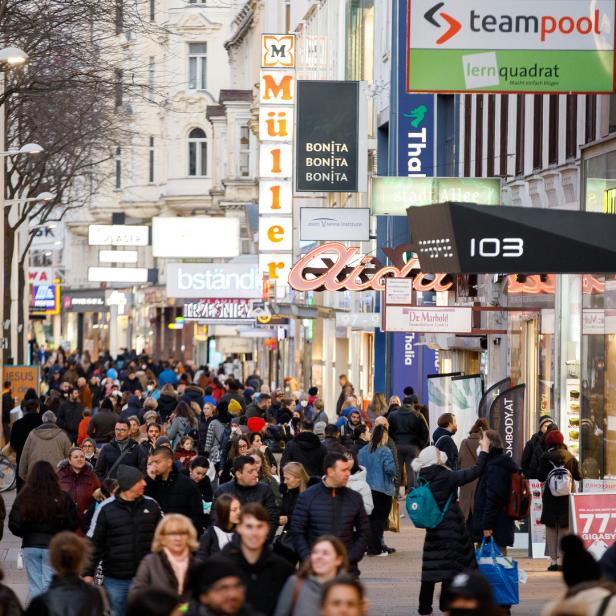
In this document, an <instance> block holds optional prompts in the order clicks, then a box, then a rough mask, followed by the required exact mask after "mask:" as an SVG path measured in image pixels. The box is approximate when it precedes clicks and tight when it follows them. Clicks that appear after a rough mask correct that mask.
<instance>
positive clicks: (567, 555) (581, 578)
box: [560, 535, 601, 588]
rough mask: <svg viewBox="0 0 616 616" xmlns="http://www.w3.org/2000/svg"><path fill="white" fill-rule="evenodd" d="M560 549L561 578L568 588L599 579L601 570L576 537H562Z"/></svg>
mask: <svg viewBox="0 0 616 616" xmlns="http://www.w3.org/2000/svg"><path fill="white" fill-rule="evenodd" d="M560 549H561V550H562V553H563V577H564V579H565V584H567V586H568V587H569V588H572V587H573V586H576V585H577V584H581V583H582V582H593V581H595V580H598V579H600V578H601V569H600V568H599V565H598V563H597V561H596V560H595V559H594V558H593V557H592V555H591V554H590V553H589V552H588V550H586V548H585V547H584V543H583V542H582V540H581V539H580V538H579V537H578V536H577V535H567V536H566V537H563V538H562V540H561V542H560Z"/></svg>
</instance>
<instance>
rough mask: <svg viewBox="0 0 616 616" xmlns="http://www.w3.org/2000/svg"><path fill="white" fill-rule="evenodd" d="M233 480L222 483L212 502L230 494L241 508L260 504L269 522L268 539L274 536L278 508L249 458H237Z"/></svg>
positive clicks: (234, 463)
mask: <svg viewBox="0 0 616 616" xmlns="http://www.w3.org/2000/svg"><path fill="white" fill-rule="evenodd" d="M233 475H234V477H235V479H232V480H231V481H228V482H227V483H223V484H222V485H221V486H220V487H219V488H218V490H216V492H215V493H214V500H216V499H217V498H218V497H219V496H220V495H221V494H232V495H233V496H235V497H236V498H237V499H238V500H239V501H240V504H241V505H242V507H243V506H244V505H247V504H248V503H260V504H261V505H263V506H264V507H265V509H267V513H268V515H269V520H270V529H269V539H270V541H271V540H272V539H273V538H274V535H275V534H276V529H277V528H278V514H279V511H278V506H277V505H276V499H275V498H274V493H273V492H272V488H270V487H269V485H267V483H264V482H262V481H259V474H258V471H257V465H256V464H255V461H254V460H253V458H252V457H251V456H238V457H237V458H236V459H235V462H233Z"/></svg>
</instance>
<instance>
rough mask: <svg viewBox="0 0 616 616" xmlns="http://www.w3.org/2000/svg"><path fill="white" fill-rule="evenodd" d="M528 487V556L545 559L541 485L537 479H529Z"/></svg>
mask: <svg viewBox="0 0 616 616" xmlns="http://www.w3.org/2000/svg"><path fill="white" fill-rule="evenodd" d="M528 483H529V485H530V494H531V498H530V516H529V520H528V525H529V531H530V556H531V558H544V557H545V526H544V525H543V524H541V522H540V520H541V514H542V512H543V500H542V488H543V484H542V483H541V482H540V481H539V480H538V479H529V480H528Z"/></svg>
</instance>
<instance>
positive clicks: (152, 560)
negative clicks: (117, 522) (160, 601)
mask: <svg viewBox="0 0 616 616" xmlns="http://www.w3.org/2000/svg"><path fill="white" fill-rule="evenodd" d="M193 562H194V559H193V557H192V556H190V557H189V565H188V568H189V569H190V567H191V565H192V564H193ZM183 582H184V584H183V585H184V588H183V593H182V596H186V595H187V594H188V591H189V589H188V588H187V584H186V580H183ZM152 588H156V590H165V591H167V592H170V593H173V594H175V595H177V597H178V601H179V600H180V598H181V596H180V583H179V581H178V579H177V577H176V576H175V572H174V571H173V567H172V566H171V563H170V562H169V559H168V558H167V555H166V554H165V552H164V550H161V551H160V552H152V553H151V554H147V555H146V556H145V557H144V559H143V560H142V561H141V562H140V563H139V568H138V569H137V573H136V575H135V577H134V578H133V581H132V584H131V585H130V591H129V593H128V597H129V599H131V598H132V597H133V596H134V595H136V594H137V593H139V592H141V591H143V590H150V589H152Z"/></svg>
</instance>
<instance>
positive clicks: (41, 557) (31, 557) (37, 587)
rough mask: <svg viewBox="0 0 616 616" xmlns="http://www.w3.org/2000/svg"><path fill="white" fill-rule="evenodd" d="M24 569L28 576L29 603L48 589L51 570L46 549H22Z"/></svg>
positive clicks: (51, 574) (51, 575)
mask: <svg viewBox="0 0 616 616" xmlns="http://www.w3.org/2000/svg"><path fill="white" fill-rule="evenodd" d="M22 553H23V557H24V567H25V569H26V573H27V574H28V590H29V592H30V601H32V599H34V597H36V596H37V595H40V594H42V593H44V592H46V590H47V589H48V588H49V584H50V583H51V578H52V577H53V569H52V568H51V566H50V565H49V550H48V549H47V548H24V549H23V550H22Z"/></svg>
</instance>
